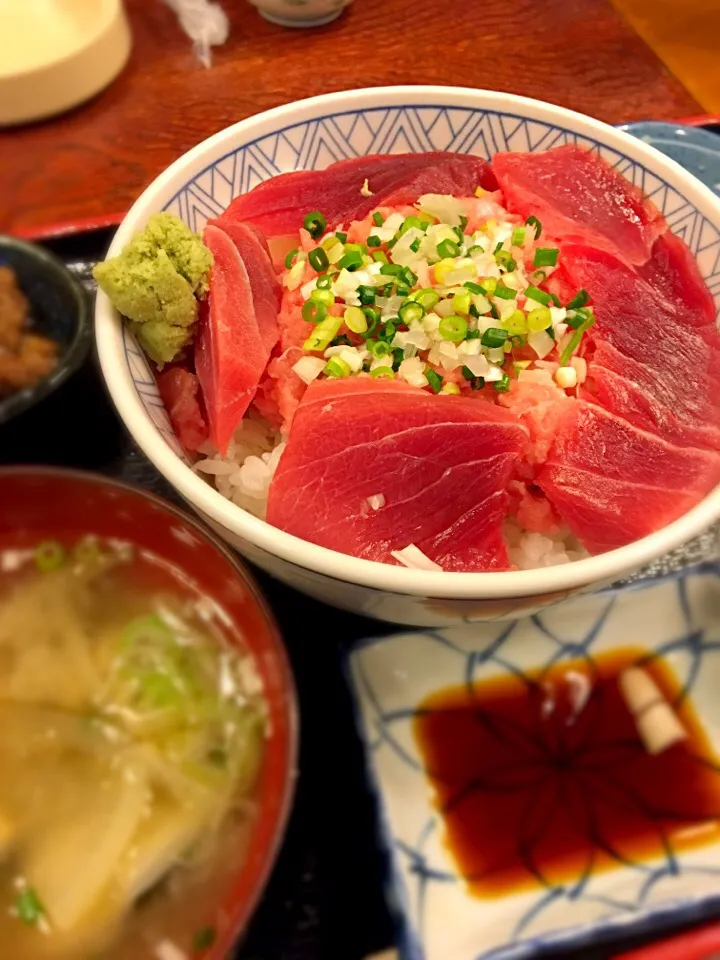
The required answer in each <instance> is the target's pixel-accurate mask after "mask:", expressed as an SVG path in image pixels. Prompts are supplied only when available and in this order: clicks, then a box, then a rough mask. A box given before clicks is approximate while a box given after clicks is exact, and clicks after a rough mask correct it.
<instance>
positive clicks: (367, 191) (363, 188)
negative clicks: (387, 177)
mask: <svg viewBox="0 0 720 960" xmlns="http://www.w3.org/2000/svg"><path fill="white" fill-rule="evenodd" d="M360 193H361V194H362V195H363V196H364V197H372V196H374V194H373V192H372V190H371V189H370V184H369V183H368V181H367V177H365V182H364V183H363V185H362V186H361V187H360Z"/></svg>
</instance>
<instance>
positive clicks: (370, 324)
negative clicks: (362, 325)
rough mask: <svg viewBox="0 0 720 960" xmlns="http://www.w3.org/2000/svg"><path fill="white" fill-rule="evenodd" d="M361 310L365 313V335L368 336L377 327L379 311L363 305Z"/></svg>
mask: <svg viewBox="0 0 720 960" xmlns="http://www.w3.org/2000/svg"><path fill="white" fill-rule="evenodd" d="M362 312H363V313H364V314H365V317H366V319H367V336H368V337H369V336H370V335H371V334H372V333H374V332H375V331H376V330H377V328H378V324H379V323H380V311H379V310H377V309H376V308H375V307H363V311H362Z"/></svg>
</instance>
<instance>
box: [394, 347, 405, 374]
mask: <svg viewBox="0 0 720 960" xmlns="http://www.w3.org/2000/svg"><path fill="white" fill-rule="evenodd" d="M404 359H405V351H404V350H403V348H402V347H396V348H395V349H394V350H393V370H397V369H398V367H399V366H400V364H401V363H402V362H403V360H404Z"/></svg>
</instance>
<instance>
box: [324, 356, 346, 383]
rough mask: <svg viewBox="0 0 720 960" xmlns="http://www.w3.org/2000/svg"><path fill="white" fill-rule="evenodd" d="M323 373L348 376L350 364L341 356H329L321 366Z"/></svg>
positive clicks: (331, 375) (330, 375)
mask: <svg viewBox="0 0 720 960" xmlns="http://www.w3.org/2000/svg"><path fill="white" fill-rule="evenodd" d="M323 373H326V374H327V375H328V376H329V377H337V378H338V379H339V378H342V377H349V376H350V373H351V370H350V364H349V363H347V362H346V361H345V360H343V359H342V358H341V357H331V358H330V359H329V360H328V362H327V363H326V364H325V366H324V368H323Z"/></svg>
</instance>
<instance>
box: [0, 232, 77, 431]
mask: <svg viewBox="0 0 720 960" xmlns="http://www.w3.org/2000/svg"><path fill="white" fill-rule="evenodd" d="M0 266H6V267H10V268H11V269H12V270H13V272H14V273H15V276H16V277H17V281H18V285H19V287H20V289H21V290H22V292H23V293H24V294H25V296H26V297H27V299H28V301H29V303H30V321H31V324H32V329H33V331H34V332H36V333H39V334H41V335H42V336H46V337H49V338H50V339H51V340H54V341H55V342H56V343H57V344H58V345H59V353H58V362H57V366H56V367H55V369H54V370H53V372H52V373H51V374H50V375H49V376H47V377H45V378H44V379H42V380H41V381H40V382H39V383H38V384H37V385H36V386H34V387H28V388H26V389H23V390H18V391H17V392H16V393H13V394H11V395H10V396H8V397H6V398H4V399H0V425H2V424H4V423H7V422H8V421H9V420H11V419H13V418H14V417H16V416H18V415H19V414H21V413H24V412H25V411H26V410H29V409H30V408H31V407H34V406H35V405H36V404H39V403H41V402H42V401H44V400H45V399H46V398H47V397H49V396H50V395H51V394H52V393H53V392H54V391H55V390H57V389H58V387H60V386H61V385H62V384H63V383H65V382H66V381H67V380H68V379H69V378H70V377H71V376H72V375H73V374H74V373H75V372H76V371H77V370H79V368H80V367H81V366H82V364H83V363H84V361H85V359H86V358H87V355H88V353H89V351H90V347H91V345H92V342H93V333H92V325H91V322H90V302H89V299H88V295H87V293H86V291H85V289H84V288H83V286H82V284H81V283H80V281H79V280H78V279H77V278H76V277H74V276H73V275H72V274H71V273H70V271H69V270H68V269H67V268H66V267H65V265H64V264H63V263H62V262H61V261H60V260H58V259H57V257H54V256H53V255H52V254H51V253H48V251H47V250H44V249H43V248H42V247H38V246H36V245H35V244H32V243H25V242H24V241H23V240H17V239H15V238H14V237H7V236H0Z"/></svg>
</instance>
